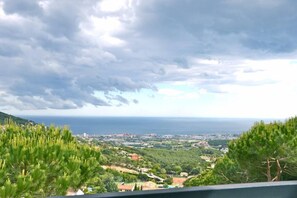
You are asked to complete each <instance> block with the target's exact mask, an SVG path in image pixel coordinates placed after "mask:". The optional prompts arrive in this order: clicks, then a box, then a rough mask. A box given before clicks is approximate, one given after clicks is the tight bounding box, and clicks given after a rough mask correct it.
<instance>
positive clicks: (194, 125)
mask: <svg viewBox="0 0 297 198" xmlns="http://www.w3.org/2000/svg"><path fill="white" fill-rule="evenodd" d="M22 117H24V118H26V119H29V120H32V121H34V122H36V123H40V124H45V125H47V126H49V125H52V124H53V125H55V126H59V127H63V126H68V127H69V128H70V130H71V131H72V132H73V134H83V133H87V134H90V135H108V134H119V133H129V134H138V135H141V134H150V133H155V134H158V135H167V134H170V135H202V134H240V133H242V132H244V131H247V130H248V129H250V128H251V126H252V125H253V124H254V123H255V122H258V121H260V120H263V121H265V122H269V121H271V119H257V118H194V117H193V118H190V117H71V116H22Z"/></svg>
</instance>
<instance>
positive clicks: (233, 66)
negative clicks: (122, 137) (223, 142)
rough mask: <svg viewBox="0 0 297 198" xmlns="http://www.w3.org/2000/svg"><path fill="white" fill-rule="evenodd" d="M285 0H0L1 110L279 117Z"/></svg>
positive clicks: (293, 86) (294, 41)
mask: <svg viewBox="0 0 297 198" xmlns="http://www.w3.org/2000/svg"><path fill="white" fill-rule="evenodd" d="M296 35H297V1H295V0H269V1H267V0H249V1H245V0H183V1H180V0H101V1H96V0H35V1H34V0H0V111H4V112H7V113H10V114H16V115H54V116H63V115H64V116H173V117H239V118H288V117H291V116H295V115H296V112H297V105H296V101H297V78H296V75H297V36H296Z"/></svg>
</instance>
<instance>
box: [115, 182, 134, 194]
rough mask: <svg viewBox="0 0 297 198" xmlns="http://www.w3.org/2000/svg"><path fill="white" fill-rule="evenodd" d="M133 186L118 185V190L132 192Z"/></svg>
mask: <svg viewBox="0 0 297 198" xmlns="http://www.w3.org/2000/svg"><path fill="white" fill-rule="evenodd" d="M134 188H135V185H131V184H129V185H128V184H123V183H122V184H118V189H119V192H129V191H134Z"/></svg>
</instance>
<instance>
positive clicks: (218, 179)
mask: <svg viewBox="0 0 297 198" xmlns="http://www.w3.org/2000/svg"><path fill="white" fill-rule="evenodd" d="M296 154H297V117H294V118H291V119H289V120H287V121H285V122H284V123H281V122H273V123H269V124H265V123H264V122H258V123H255V124H254V126H253V127H252V128H251V129H250V130H249V131H247V132H246V133H243V134H242V135H241V136H240V138H238V139H236V140H233V141H231V142H230V143H229V152H228V153H227V155H226V156H224V157H223V158H221V159H219V160H218V161H217V163H216V165H215V167H214V169H213V170H208V171H206V172H203V173H202V174H201V175H199V176H198V177H195V178H192V179H190V180H188V181H187V182H186V185H187V186H195V185H210V184H227V183H244V182H262V181H280V180H293V179H295V180H296V179H297V155H296Z"/></svg>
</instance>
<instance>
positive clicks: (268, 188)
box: [56, 181, 297, 198]
mask: <svg viewBox="0 0 297 198" xmlns="http://www.w3.org/2000/svg"><path fill="white" fill-rule="evenodd" d="M72 197H73V198H128V197H132V198H296V197H297V181H283V182H261V183H246V184H228V185H215V186H201V187H191V188H175V189H165V190H152V191H134V192H120V193H119V192H117V193H103V194H96V195H80V196H72ZM56 198H62V197H56ZM64 198H65V197H64Z"/></svg>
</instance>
